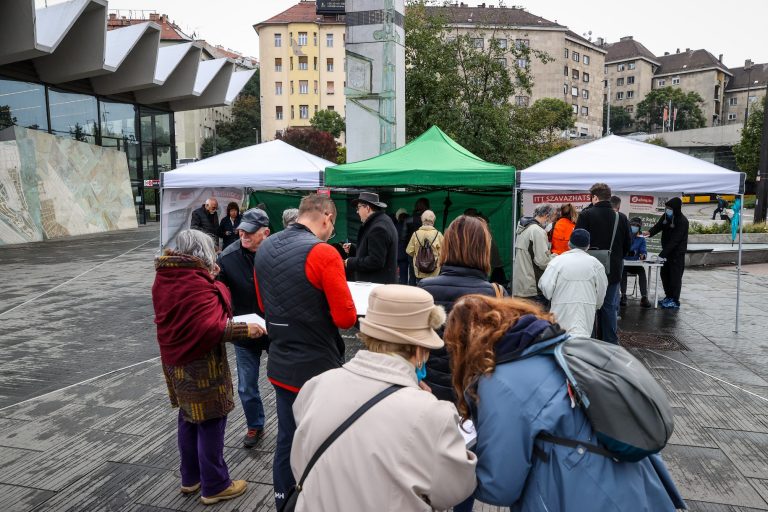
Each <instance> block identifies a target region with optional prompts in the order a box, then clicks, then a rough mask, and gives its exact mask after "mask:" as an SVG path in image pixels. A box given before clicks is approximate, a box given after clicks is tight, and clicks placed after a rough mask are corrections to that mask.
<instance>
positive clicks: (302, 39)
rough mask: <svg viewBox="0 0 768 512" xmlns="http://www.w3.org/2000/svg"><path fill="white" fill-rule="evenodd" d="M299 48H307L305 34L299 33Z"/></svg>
mask: <svg viewBox="0 0 768 512" xmlns="http://www.w3.org/2000/svg"><path fill="white" fill-rule="evenodd" d="M299 46H307V33H306V32H299Z"/></svg>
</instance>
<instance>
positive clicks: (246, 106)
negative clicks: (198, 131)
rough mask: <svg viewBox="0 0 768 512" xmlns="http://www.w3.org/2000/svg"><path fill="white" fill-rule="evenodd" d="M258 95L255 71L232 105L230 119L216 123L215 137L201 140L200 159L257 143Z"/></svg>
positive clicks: (259, 110)
mask: <svg viewBox="0 0 768 512" xmlns="http://www.w3.org/2000/svg"><path fill="white" fill-rule="evenodd" d="M259 94H260V93H259V70H256V73H254V75H253V76H252V77H251V79H250V80H248V83H246V84H245V87H243V90H242V91H240V95H239V96H238V98H237V99H236V100H235V102H234V104H233V105H232V118H231V119H230V120H229V121H220V122H217V123H216V131H215V135H213V136H211V137H206V138H205V139H204V140H203V144H202V146H201V149H200V152H201V155H200V156H201V157H202V158H207V157H209V156H212V155H215V154H217V153H225V152H227V151H231V150H233V149H240V148H244V147H246V146H252V145H253V144H257V143H258V142H259V130H260V129H261V101H260V98H259ZM214 137H215V141H214Z"/></svg>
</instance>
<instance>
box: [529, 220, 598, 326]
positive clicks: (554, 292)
mask: <svg viewBox="0 0 768 512" xmlns="http://www.w3.org/2000/svg"><path fill="white" fill-rule="evenodd" d="M589 239H590V236H589V231H587V230H586V229H574V230H573V233H571V238H570V241H569V242H568V246H569V247H570V248H571V250H570V251H567V252H564V253H563V254H561V255H560V256H558V257H556V258H555V259H553V260H552V261H551V262H550V263H549V265H547V269H546V270H545V271H544V275H542V276H541V279H540V280H539V289H541V293H543V294H544V296H545V297H546V298H547V299H549V300H550V301H551V303H552V306H551V309H550V311H551V312H552V313H554V315H555V320H556V321H557V322H558V323H559V324H560V326H561V327H562V328H563V329H565V330H566V331H568V333H569V334H570V335H572V336H586V337H590V336H592V328H593V326H594V323H595V312H596V311H597V310H598V309H600V306H602V305H603V299H605V291H606V289H607V288H608V277H607V276H606V275H605V268H604V267H603V265H602V263H600V262H599V261H598V260H597V259H596V258H594V257H592V256H590V255H589V254H588V253H587V249H589Z"/></svg>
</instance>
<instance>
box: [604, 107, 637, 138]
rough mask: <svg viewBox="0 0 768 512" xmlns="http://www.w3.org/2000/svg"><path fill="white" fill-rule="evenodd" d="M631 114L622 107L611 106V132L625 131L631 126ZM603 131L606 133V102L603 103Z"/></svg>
mask: <svg viewBox="0 0 768 512" xmlns="http://www.w3.org/2000/svg"><path fill="white" fill-rule="evenodd" d="M632 122H633V120H632V114H630V113H629V112H627V109H625V108H624V107H613V106H612V107H611V133H625V132H628V131H630V129H631V128H632ZM603 133H605V134H607V133H608V104H607V103H603Z"/></svg>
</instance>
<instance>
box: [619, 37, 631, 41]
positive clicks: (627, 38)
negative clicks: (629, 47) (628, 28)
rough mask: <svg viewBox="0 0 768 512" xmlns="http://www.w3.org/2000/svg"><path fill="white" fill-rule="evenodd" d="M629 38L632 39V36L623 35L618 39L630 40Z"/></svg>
mask: <svg viewBox="0 0 768 512" xmlns="http://www.w3.org/2000/svg"><path fill="white" fill-rule="evenodd" d="M631 40H632V36H624V37H621V38H619V41H631Z"/></svg>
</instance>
